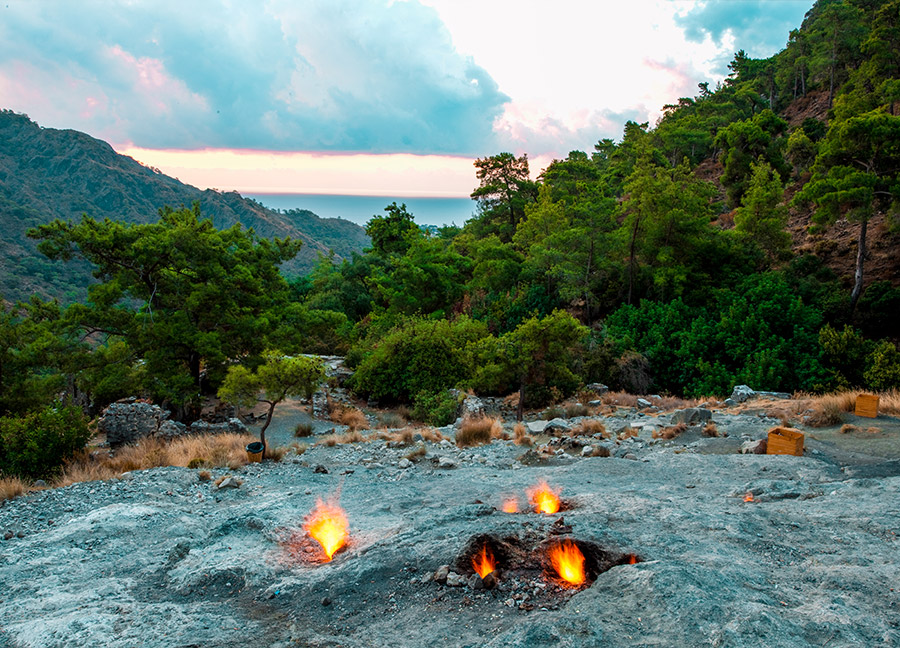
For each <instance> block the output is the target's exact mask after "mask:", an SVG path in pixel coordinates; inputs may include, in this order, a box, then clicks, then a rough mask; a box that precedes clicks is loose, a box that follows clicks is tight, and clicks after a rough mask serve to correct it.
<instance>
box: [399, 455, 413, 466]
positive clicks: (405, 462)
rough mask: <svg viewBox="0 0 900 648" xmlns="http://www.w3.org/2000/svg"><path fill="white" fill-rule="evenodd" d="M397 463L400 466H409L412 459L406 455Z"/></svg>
mask: <svg viewBox="0 0 900 648" xmlns="http://www.w3.org/2000/svg"><path fill="white" fill-rule="evenodd" d="M397 465H398V466H400V467H401V468H409V467H410V466H412V461H410V460H409V459H407V458H406V457H403V458H402V459H401V460H400V461H399V463H398V464H397Z"/></svg>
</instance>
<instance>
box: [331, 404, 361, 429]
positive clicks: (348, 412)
mask: <svg viewBox="0 0 900 648" xmlns="http://www.w3.org/2000/svg"><path fill="white" fill-rule="evenodd" d="M331 418H332V420H333V421H334V422H335V423H340V424H341V425H346V426H347V427H348V428H350V429H351V430H368V429H369V419H367V418H366V415H365V414H363V413H362V412H361V411H359V410H358V409H342V410H340V411H339V412H338V413H337V414H335V415H332V417H331Z"/></svg>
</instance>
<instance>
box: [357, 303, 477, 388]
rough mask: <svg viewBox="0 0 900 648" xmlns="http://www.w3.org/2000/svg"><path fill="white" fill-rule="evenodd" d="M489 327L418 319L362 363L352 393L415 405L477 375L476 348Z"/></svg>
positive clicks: (388, 338)
mask: <svg viewBox="0 0 900 648" xmlns="http://www.w3.org/2000/svg"><path fill="white" fill-rule="evenodd" d="M487 335H488V331H487V327H486V326H485V325H484V324H482V323H481V322H476V321H473V320H470V319H468V318H467V317H460V318H459V319H457V320H454V321H448V320H428V319H420V318H413V319H409V320H404V321H402V322H401V323H400V324H399V325H397V326H396V327H394V328H393V329H392V330H391V331H389V332H388V333H387V334H386V335H385V336H384V337H383V338H382V339H381V340H379V341H378V343H377V345H375V346H374V348H373V349H372V350H371V351H370V352H369V353H368V354H367V355H366V356H365V357H364V358H363V360H362V362H360V364H359V367H358V368H357V370H356V373H355V374H354V375H353V377H352V378H351V381H350V383H351V387H352V388H353V389H354V390H356V391H357V392H360V393H362V394H366V395H367V396H369V397H371V398H376V399H387V400H391V401H403V402H411V401H412V400H413V398H414V397H416V396H417V395H418V394H419V393H420V392H423V391H424V392H426V393H430V394H434V393H436V392H440V391H441V390H444V389H448V388H450V387H455V386H456V385H457V384H459V383H462V382H465V381H467V380H468V379H469V378H470V377H471V375H472V352H471V346H472V345H473V344H474V343H476V342H477V341H478V340H481V339H482V338H485V337H487Z"/></svg>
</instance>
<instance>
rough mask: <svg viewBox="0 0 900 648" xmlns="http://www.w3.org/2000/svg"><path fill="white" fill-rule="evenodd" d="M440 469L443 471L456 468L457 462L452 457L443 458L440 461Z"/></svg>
mask: <svg viewBox="0 0 900 648" xmlns="http://www.w3.org/2000/svg"><path fill="white" fill-rule="evenodd" d="M438 468H440V469H441V470H451V469H453V468H456V462H455V461H454V460H453V459H451V458H450V457H441V458H440V460H439V461H438Z"/></svg>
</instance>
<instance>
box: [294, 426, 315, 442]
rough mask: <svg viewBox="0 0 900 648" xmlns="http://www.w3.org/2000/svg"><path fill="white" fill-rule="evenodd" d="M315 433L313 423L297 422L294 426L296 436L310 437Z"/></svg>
mask: <svg viewBox="0 0 900 648" xmlns="http://www.w3.org/2000/svg"><path fill="white" fill-rule="evenodd" d="M312 435H313V426H312V423H297V426H296V427H295V428H294V436H295V437H297V438H301V439H302V438H303V437H310V436H312Z"/></svg>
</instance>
